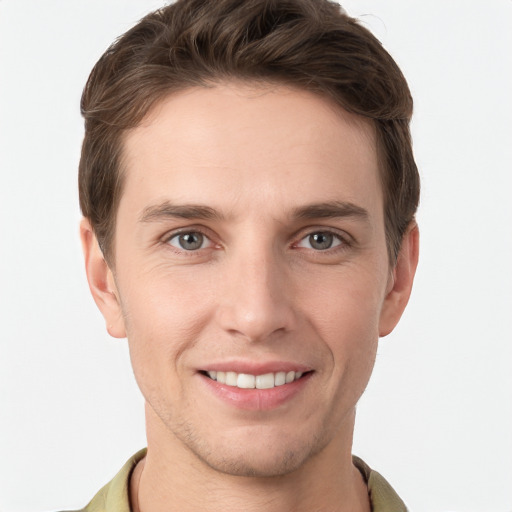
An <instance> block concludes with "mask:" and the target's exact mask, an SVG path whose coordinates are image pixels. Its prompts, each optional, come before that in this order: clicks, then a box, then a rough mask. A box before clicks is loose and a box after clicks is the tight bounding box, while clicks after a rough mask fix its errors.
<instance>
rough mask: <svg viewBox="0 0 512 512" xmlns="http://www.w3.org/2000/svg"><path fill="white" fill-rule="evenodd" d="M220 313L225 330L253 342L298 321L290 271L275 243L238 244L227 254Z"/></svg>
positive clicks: (282, 330)
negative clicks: (294, 312) (292, 295)
mask: <svg viewBox="0 0 512 512" xmlns="http://www.w3.org/2000/svg"><path fill="white" fill-rule="evenodd" d="M222 274H223V275H222V281H223V282H222V285H221V290H220V292H221V294H222V296H221V300H220V303H219V309H218V315H219V321H220V323H221V326H222V328H223V329H224V330H226V331H229V332H231V333H236V334H238V335H240V336H242V337H244V338H246V339H247V340H249V341H263V340H265V339H268V338H269V337H270V336H271V335H272V334H275V333H277V332H285V331H287V330H290V329H291V328H292V325H293V322H294V315H293V307H292V303H291V300H290V291H291V290H290V284H291V283H287V275H288V272H287V270H286V265H285V263H284V261H283V258H282V257H280V254H279V251H276V250H275V249H274V246H273V244H272V243H271V242H267V243H265V244H263V243H262V242H261V239H259V243H256V241H254V242H253V243H251V242H250V241H249V240H247V242H246V243H240V244H237V246H236V248H233V250H232V251H230V252H229V254H227V255H226V261H225V268H224V271H223V272H222Z"/></svg>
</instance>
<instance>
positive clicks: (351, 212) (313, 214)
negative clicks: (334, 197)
mask: <svg viewBox="0 0 512 512" xmlns="http://www.w3.org/2000/svg"><path fill="white" fill-rule="evenodd" d="M293 217H295V218H297V219H335V218H345V217H354V218H359V219H361V220H364V221H368V220H369V218H370V215H369V214H368V211H367V210H365V209H364V208H362V207H361V206H358V205H356V204H354V203H350V202H345V201H330V202H327V203H315V204H310V205H307V206H302V207H300V208H297V209H295V210H294V212H293Z"/></svg>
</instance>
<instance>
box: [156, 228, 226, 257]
mask: <svg viewBox="0 0 512 512" xmlns="http://www.w3.org/2000/svg"><path fill="white" fill-rule="evenodd" d="M187 233H200V234H201V235H203V236H204V237H205V238H206V239H207V240H208V241H209V242H210V244H209V246H208V247H202V248H201V249H196V250H195V251H187V250H186V249H181V250H180V248H178V247H175V246H173V245H171V244H170V243H169V242H170V241H171V240H172V239H173V238H175V237H178V236H180V235H183V234H187ZM214 239H215V236H214V234H213V233H212V232H211V230H210V229H207V228H205V227H204V226H197V225H192V226H184V227H180V228H176V229H172V230H170V231H167V233H165V234H164V235H163V236H162V237H161V238H160V242H161V243H162V244H164V245H167V246H169V247H171V248H172V249H173V250H175V251H178V252H182V253H187V254H188V255H193V254H194V253H198V252H200V251H202V250H205V249H211V248H212V247H216V246H219V244H218V243H217V242H215V240H214Z"/></svg>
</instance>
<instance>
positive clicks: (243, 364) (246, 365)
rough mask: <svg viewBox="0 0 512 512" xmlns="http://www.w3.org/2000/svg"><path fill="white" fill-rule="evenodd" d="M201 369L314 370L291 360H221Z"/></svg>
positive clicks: (252, 372) (261, 372) (259, 372)
mask: <svg viewBox="0 0 512 512" xmlns="http://www.w3.org/2000/svg"><path fill="white" fill-rule="evenodd" d="M199 370H200V371H204V372H212V371H218V372H235V373H246V374H248V375H264V374H266V373H277V372H290V371H295V372H303V373H305V372H309V371H311V370H312V368H311V367H309V366H307V365H304V364H301V363H294V362H291V361H267V362H255V361H243V360H238V361H219V362H214V363H208V364H207V365H205V366H202V367H201V368H199Z"/></svg>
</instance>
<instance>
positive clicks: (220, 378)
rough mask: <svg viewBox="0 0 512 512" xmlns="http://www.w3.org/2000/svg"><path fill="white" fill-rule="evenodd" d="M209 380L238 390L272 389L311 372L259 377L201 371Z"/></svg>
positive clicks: (268, 374) (272, 374) (278, 373)
mask: <svg viewBox="0 0 512 512" xmlns="http://www.w3.org/2000/svg"><path fill="white" fill-rule="evenodd" d="M201 373H202V374H203V375H205V376H206V377H208V378H210V379H211V380H214V381H217V382H218V383H219V384H225V385H226V386H231V387H234V388H239V389H272V388H275V387H280V386H284V385H286V384H291V383H293V382H295V381H298V380H299V379H301V378H304V377H305V376H306V375H309V374H310V373H311V371H307V372H300V371H293V370H292V371H288V372H274V373H264V374H261V375H251V374H248V373H237V372H232V371H227V372H224V371H216V370H213V371H202V372H201Z"/></svg>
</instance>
